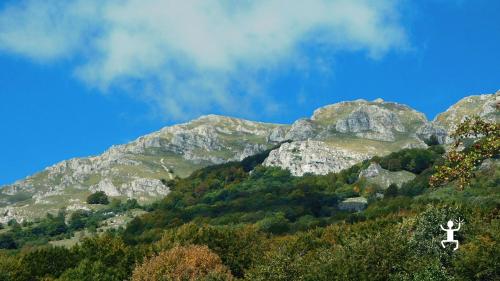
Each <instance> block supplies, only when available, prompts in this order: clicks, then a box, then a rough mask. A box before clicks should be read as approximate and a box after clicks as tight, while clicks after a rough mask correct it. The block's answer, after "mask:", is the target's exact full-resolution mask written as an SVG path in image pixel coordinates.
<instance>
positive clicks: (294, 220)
mask: <svg viewBox="0 0 500 281" xmlns="http://www.w3.org/2000/svg"><path fill="white" fill-rule="evenodd" d="M268 153H269V151H266V152H264V153H262V154H259V155H255V156H252V157H249V158H246V159H245V160H243V161H241V162H232V163H227V164H222V165H216V166H211V167H207V168H203V169H200V170H197V171H195V172H194V173H192V174H191V175H190V176H189V177H187V178H184V179H180V178H176V179H173V180H170V181H168V182H166V183H167V184H168V186H170V187H172V192H171V193H170V194H169V195H168V196H167V197H165V198H163V199H162V200H160V201H158V202H156V203H154V204H152V205H150V206H147V207H145V210H146V211H147V213H146V214H144V215H142V216H139V217H136V218H135V219H133V220H132V221H131V222H130V223H129V224H128V225H127V227H126V228H125V229H118V230H114V231H111V230H110V231H108V232H106V233H104V234H101V235H96V236H95V237H92V238H85V239H83V240H82V241H81V242H80V243H79V244H77V245H76V246H73V247H71V248H61V247H53V246H47V245H46V244H47V243H46V241H45V240H49V239H54V238H60V237H63V236H65V235H69V234H71V233H74V232H75V231H83V230H89V229H95V228H96V227H98V226H99V224H100V223H101V222H102V221H104V220H105V219H111V217H112V216H113V214H116V213H119V212H125V211H127V210H130V209H134V208H137V207H138V205H137V202H134V201H127V202H125V203H121V202H118V201H112V202H111V203H110V204H109V206H108V207H106V209H103V210H101V211H97V212H86V211H78V212H74V213H72V214H71V215H69V216H67V215H65V213H64V212H60V213H59V214H57V215H50V216H47V217H46V218H45V219H43V220H40V221H38V222H36V223H24V224H18V223H17V222H10V223H9V225H8V226H7V231H2V233H1V234H0V237H2V238H1V239H0V247H2V248H4V250H3V251H0V280H15V281H17V280H104V281H106V280H117V281H118V280H262V281H264V280H266V281H281V280H283V281H285V280H286V281H288V280H308V281H322V280H325V281H326V280H328V281H329V280H459V281H461V280H464V281H465V280H499V279H500V267H499V266H498V261H499V260H500V245H499V241H500V216H499V211H500V207H499V206H500V189H499V187H500V166H499V165H498V163H497V162H493V164H492V165H489V166H484V167H481V168H480V169H478V168H475V175H476V176H475V177H473V178H471V179H470V181H469V183H470V186H471V188H468V189H465V190H463V191H461V190H457V188H456V187H457V185H458V184H460V183H459V182H458V183H457V182H450V183H446V184H445V185H444V186H442V187H441V188H439V189H438V188H432V187H430V185H429V180H430V178H431V176H432V175H433V174H434V173H435V171H436V167H441V166H442V165H446V164H447V162H446V161H445V160H444V159H443V153H444V150H443V149H442V147H440V146H439V145H432V146H430V147H429V148H428V149H405V150H402V151H399V152H396V153H392V154H390V155H388V156H386V157H375V158H373V159H371V160H368V161H365V162H363V163H360V164H358V165H355V166H353V167H351V168H349V169H347V170H344V171H342V172H339V173H335V174H333V173H332V174H328V175H324V176H314V175H305V176H302V177H294V176H291V175H290V173H289V172H287V171H284V170H281V169H278V168H270V167H263V166H261V165H260V164H261V163H262V161H263V160H264V159H265V158H266V156H267V154H268ZM495 157H498V155H493V158H495ZM371 162H377V163H380V165H381V166H382V167H385V168H386V169H389V170H391V171H403V170H404V171H408V172H412V173H414V174H415V178H414V179H413V180H411V181H409V182H406V183H404V184H403V185H402V186H401V187H398V186H397V185H395V184H393V185H390V186H389V187H388V188H387V189H384V188H381V187H380V186H377V185H376V184H374V183H370V182H368V181H367V180H366V179H364V178H358V175H359V172H360V171H361V170H363V169H365V168H367V167H368V166H369V165H370V163H371ZM357 196H363V197H365V198H367V199H368V207H367V208H366V209H365V210H363V211H359V212H348V211H343V210H340V209H339V208H338V205H339V202H341V201H342V200H344V199H346V198H350V197H357ZM111 213H113V214H111ZM65 218H66V220H65ZM458 218H462V219H464V220H465V225H463V226H462V229H461V230H460V232H458V233H456V234H457V238H458V240H459V241H460V248H459V250H457V251H453V250H452V249H451V248H446V249H443V248H442V247H441V246H440V243H439V241H441V240H442V239H443V238H444V233H443V232H442V231H441V229H440V228H439V225H440V224H445V223H446V221H448V220H450V219H458ZM34 232H35V233H37V235H38V236H35V235H34V234H33V233H34ZM30 235H31V236H30ZM33 237H37V238H33Z"/></svg>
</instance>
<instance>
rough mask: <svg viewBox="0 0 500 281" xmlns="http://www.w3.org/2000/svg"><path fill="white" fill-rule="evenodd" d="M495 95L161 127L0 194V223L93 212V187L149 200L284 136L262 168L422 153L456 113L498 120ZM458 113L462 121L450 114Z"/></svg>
mask: <svg viewBox="0 0 500 281" xmlns="http://www.w3.org/2000/svg"><path fill="white" fill-rule="evenodd" d="M499 95H500V92H497V93H496V94H490V95H481V96H472V97H468V98H465V99H463V100H462V101H460V102H458V103H457V104H456V105H454V106H452V107H450V109H448V110H447V111H446V112H444V113H442V114H440V115H439V116H438V117H437V118H436V120H434V121H432V122H430V121H428V120H427V119H426V117H425V116H424V115H423V114H422V113H419V112H417V111H415V110H413V109H411V108H410V107H408V106H405V105H401V104H397V103H392V102H385V101H383V100H381V99H377V100H375V101H372V102H370V101H365V100H356V101H351V102H341V103H338V104H333V105H328V106H325V107H322V108H319V109H317V110H316V111H315V112H314V113H313V115H312V116H311V118H304V119H300V120H297V121H296V122H294V123H293V124H291V125H280V124H268V123H260V122H253V121H247V120H242V119H237V118H230V117H224V116H217V115H208V116H203V117H200V118H198V119H196V120H193V121H191V122H188V123H185V124H180V125H175V126H171V127H166V128H163V129H161V130H160V131H158V132H154V133H151V134H149V135H146V136H143V137H140V138H138V139H137V140H135V141H133V142H131V143H128V144H124V145H118V146H114V147H111V148H110V149H109V150H107V151H106V152H104V153H103V154H101V155H99V156H93V157H87V158H76V159H71V160H67V161H63V162H61V163H58V164H56V165H54V166H51V167H49V168H47V169H45V170H43V171H41V172H39V173H37V174H35V175H33V176H30V177H28V178H26V179H23V180H19V181H17V182H15V183H14V184H11V185H7V186H4V187H3V188H2V189H1V191H0V222H4V223H5V222H7V221H9V220H11V219H16V220H19V221H22V220H24V219H33V218H36V217H41V216H44V215H45V213H47V212H52V213H57V211H58V210H59V209H60V208H63V207H64V208H67V210H68V211H74V210H89V209H95V207H94V206H91V205H88V204H86V203H85V198H86V197H87V196H88V195H89V194H91V193H92V192H96V191H104V192H105V193H106V194H107V195H108V196H111V197H113V198H119V199H122V200H123V199H127V198H129V199H130V198H133V199H137V200H138V201H139V202H142V203H147V202H152V201H154V200H156V199H159V198H161V197H163V196H165V195H167V194H168V193H169V192H170V188H171V187H170V186H168V185H167V184H166V183H167V181H169V180H172V179H174V178H176V177H181V178H184V177H187V176H188V175H189V174H190V173H192V172H193V171H195V170H196V169H198V168H201V167H206V166H209V165H213V164H220V163H226V162H228V161H235V160H241V159H243V158H244V157H246V156H249V155H253V154H255V153H259V152H262V151H264V150H266V149H268V148H270V147H273V146H274V145H276V144H278V143H279V142H282V141H285V140H289V141H291V142H289V143H285V144H284V145H282V146H281V147H279V148H277V149H276V150H274V151H271V153H270V154H269V157H268V158H267V159H266V160H265V161H264V163H263V165H264V166H269V167H273V166H276V167H280V168H283V169H288V170H290V171H291V173H292V174H293V175H295V176H300V175H303V174H305V173H312V174H321V175H324V174H327V173H330V172H339V171H341V170H343V169H346V168H348V167H350V166H352V165H354V164H356V163H359V162H361V161H363V160H366V159H369V158H371V157H373V156H376V155H377V156H383V155H387V154H388V153H390V152H394V151H398V150H400V149H402V148H415V147H417V148H425V147H426V144H425V143H424V140H426V139H428V138H429V137H430V136H431V135H435V136H437V137H438V139H439V140H440V142H445V141H446V136H447V134H448V131H449V130H450V129H451V128H453V124H455V123H456V122H459V121H460V120H461V119H462V118H463V116H468V115H472V114H479V115H481V116H483V117H486V118H490V119H491V118H493V119H494V120H497V121H498V118H499V117H498V111H492V108H493V107H494V106H496V103H497V102H498V98H499ZM457 116H462V117H460V118H458V117H457Z"/></svg>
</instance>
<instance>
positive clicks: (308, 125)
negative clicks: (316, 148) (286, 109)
mask: <svg viewBox="0 0 500 281" xmlns="http://www.w3.org/2000/svg"><path fill="white" fill-rule="evenodd" d="M317 134H318V128H317V125H316V124H315V123H314V122H313V121H311V120H309V119H299V120H297V121H295V122H294V123H293V125H292V127H291V128H290V130H289V131H288V133H287V134H286V135H285V139H287V140H297V141H301V140H307V139H310V138H313V137H315V136H316V135H317Z"/></svg>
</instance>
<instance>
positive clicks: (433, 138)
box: [424, 135, 439, 146]
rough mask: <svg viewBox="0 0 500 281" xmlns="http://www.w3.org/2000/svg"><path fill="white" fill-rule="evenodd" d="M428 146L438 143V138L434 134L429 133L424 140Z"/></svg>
mask: <svg viewBox="0 0 500 281" xmlns="http://www.w3.org/2000/svg"><path fill="white" fill-rule="evenodd" d="M424 142H425V144H427V145H428V146H433V145H439V140H438V138H437V137H436V135H431V136H430V137H429V138H428V139H426V140H424Z"/></svg>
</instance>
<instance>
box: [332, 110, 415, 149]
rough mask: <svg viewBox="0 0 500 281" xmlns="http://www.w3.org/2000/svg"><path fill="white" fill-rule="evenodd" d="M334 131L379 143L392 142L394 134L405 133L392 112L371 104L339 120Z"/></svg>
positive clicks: (404, 129)
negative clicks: (378, 141) (379, 141)
mask: <svg viewBox="0 0 500 281" xmlns="http://www.w3.org/2000/svg"><path fill="white" fill-rule="evenodd" d="M335 129H336V130H337V131H338V132H341V133H354V134H355V135H356V136H358V137H361V138H366V139H372V140H381V141H394V140H395V136H394V132H400V133H404V132H405V131H406V128H405V127H404V125H403V124H402V123H401V120H400V119H399V117H398V116H397V115H396V114H395V113H394V112H392V111H390V110H388V109H386V108H383V107H380V106H377V105H373V104H363V105H361V106H360V107H358V108H357V109H356V110H354V111H352V112H351V113H350V114H349V115H348V116H347V117H345V118H342V119H339V120H338V121H337V122H336V124H335Z"/></svg>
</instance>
